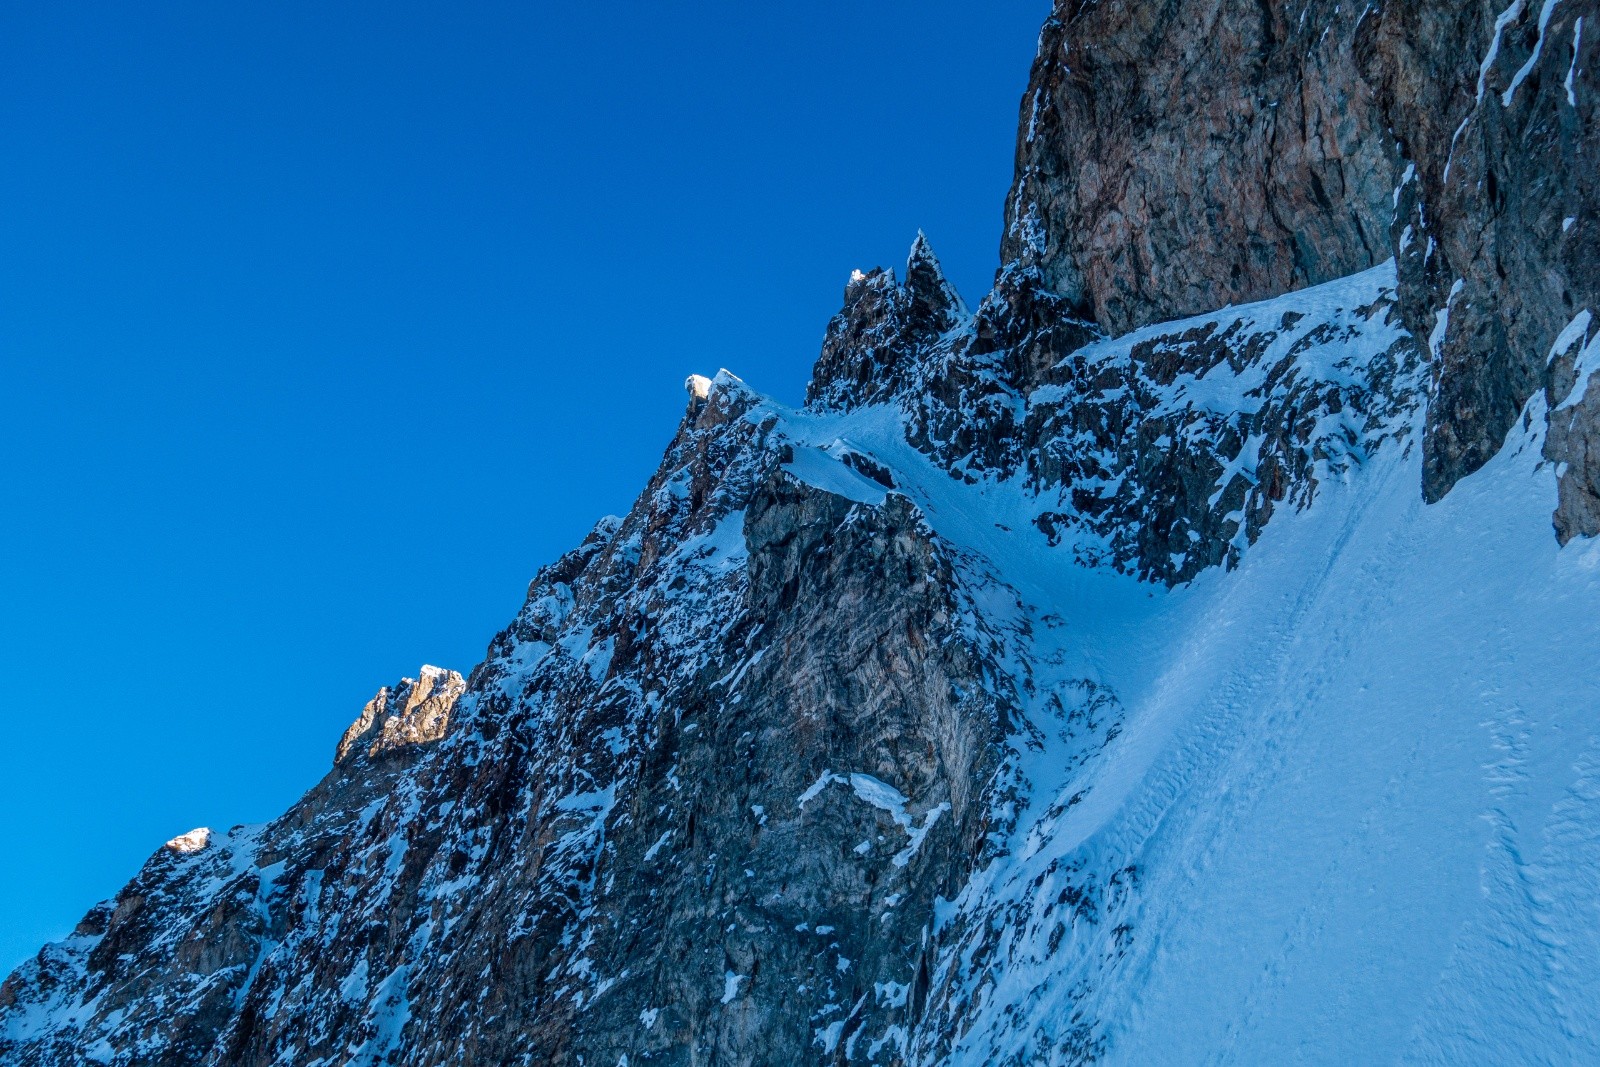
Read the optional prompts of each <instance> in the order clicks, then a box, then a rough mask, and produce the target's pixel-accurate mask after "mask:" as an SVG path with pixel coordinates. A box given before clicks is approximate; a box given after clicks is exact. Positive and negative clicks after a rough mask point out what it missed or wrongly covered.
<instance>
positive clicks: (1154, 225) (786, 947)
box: [0, 0, 1600, 1067]
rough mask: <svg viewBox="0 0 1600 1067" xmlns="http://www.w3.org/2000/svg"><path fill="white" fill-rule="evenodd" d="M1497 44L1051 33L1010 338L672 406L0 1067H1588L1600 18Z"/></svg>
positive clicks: (33, 1007)
mask: <svg viewBox="0 0 1600 1067" xmlns="http://www.w3.org/2000/svg"><path fill="white" fill-rule="evenodd" d="M1499 2H1500V0H1496V3H1495V5H1493V6H1485V5H1482V4H1477V3H1467V4H1461V3H1459V2H1443V0H1437V2H1436V0H1419V2H1415V3H1411V4H1407V5H1398V6H1395V7H1393V8H1389V7H1383V8H1380V7H1376V6H1374V5H1367V6H1366V7H1365V8H1364V9H1356V8H1353V7H1350V6H1349V5H1343V6H1336V5H1332V4H1325V3H1321V2H1319V0H1309V2H1306V3H1302V4H1295V5H1288V6H1286V7H1273V6H1272V5H1267V6H1262V5H1258V4H1244V3H1242V2H1240V0H1175V2H1174V3H1172V4H1169V5H1166V6H1165V7H1164V8H1161V9H1160V10H1159V11H1158V10H1157V9H1153V8H1150V7H1149V6H1148V5H1143V4H1138V3H1136V2H1134V0H1100V2H1098V3H1093V2H1083V0H1062V2H1061V3H1059V4H1058V5H1057V10H1056V12H1055V14H1054V16H1053V17H1052V18H1051V20H1050V22H1049V23H1048V24H1047V26H1046V27H1045V31H1044V33H1043V34H1042V36H1041V39H1040V52H1039V57H1038V59H1037V61H1036V63H1035V66H1034V71H1033V76H1032V79H1031V83H1030V86H1029V90H1028V93H1027V95H1026V96H1025V97H1024V100H1023V105H1022V116H1021V118H1022V122H1021V129H1020V131H1019V140H1018V145H1019V147H1018V172H1017V183H1016V186H1015V187H1014V189H1013V192H1012V195H1011V198H1010V201H1009V204H1008V218H1007V225H1006V235H1005V242H1004V246H1003V251H1004V257H1005V260H1004V266H1003V267H1002V269H1001V271H1000V273H999V275H998V277H997V279H996V284H995V287H994V289H993V290H992V291H991V292H990V293H989V294H987V295H986V296H985V297H984V298H983V299H982V300H981V301H980V302H978V303H977V304H976V305H975V306H972V307H969V306H968V305H967V304H966V303H965V302H964V301H963V300H962V299H961V298H960V297H959V296H958V295H957V294H956V293H955V291H954V289H953V288H952V287H951V286H950V285H949V283H948V282H947V281H946V279H945V277H944V275H943V273H942V271H941V270H940V268H939V264H938V261H937V259H936V257H935V256H934V254H933V252H932V249H931V248H930V247H929V245H928V243H927V241H926V240H925V239H923V238H922V237H920V236H919V237H918V239H917V241H916V242H915V244H914V245H913V247H912V251H911V255H910V257H909V259H908V262H907V265H906V268H905V271H904V275H903V278H902V277H901V276H898V275H896V274H895V273H893V272H888V271H872V272H867V273H861V272H857V274H855V275H854V276H852V278H851V280H850V282H849V284H848V286H847V288H846V291H845V306H844V308H843V310H841V312H840V313H839V315H838V316H836V317H835V319H834V320H833V322H832V323H830V324H829V327H828V331H827V336H826V339H825V341H824V346H823V352H822V356H821V358H820V359H819V361H818V364H817V368H816V372H815V376H814V378H813V381H812V384H811V387H810V390H809V392H808V396H807V402H806V405H805V406H804V407H803V408H799V409H794V408H789V407H786V406H785V405H783V404H780V403H778V402H776V401H774V400H771V399H769V398H767V397H764V396H762V395H761V394H760V393H759V392H757V391H756V390H754V389H752V388H751V387H749V386H747V385H745V384H744V383H743V382H742V381H740V380H739V379H738V378H737V377H735V376H734V375H732V374H730V373H728V372H726V371H724V372H722V373H720V374H718V375H717V376H716V377H715V378H710V379H708V378H703V377H698V376H696V377H692V378H690V379H689V381H688V383H687V391H688V397H687V406H686V410H685V413H684V417H683V421H682V423H681V425H680V427H679V429H678V432H677V434H676V436H675V437H674V439H673V441H672V442H671V444H670V445H669V446H668V449H667V452H666V455H665V457H664V458H663V461H662V464H661V467H660V469H659V470H658V472H657V473H656V475H655V476H654V478H653V479H652V480H651V482H650V484H649V485H648V486H647V487H646V488H645V490H644V492H643V493H642V494H641V495H640V497H639V499H638V501H637V502H636V503H635V505H634V507H633V508H632V510H631V511H630V512H629V513H628V514H627V515H626V516H623V517H620V518H607V519H604V520H602V521H601V522H600V523H599V524H598V525H597V526H596V527H595V529H594V531H593V532H592V533H591V534H590V535H589V537H588V538H587V539H586V540H585V541H584V543H583V544H582V545H581V546H579V547H578V548H577V549H575V550H574V551H573V552H571V553H569V554H568V555H566V556H564V557H563V558H562V559H560V560H558V561H557V562H555V563H554V564H551V565H550V566H548V567H546V568H544V569H543V570H542V571H540V572H539V574H538V576H537V577H536V578H535V579H534V581H533V583H532V585H531V587H530V588H529V592H528V598H527V601H526V604H525V605H524V607H523V609H522V611H521V612H520V613H519V614H518V616H517V618H516V619H514V620H513V621H512V622H511V624H510V625H509V626H508V627H507V628H506V629H505V630H504V631H503V632H502V633H501V634H499V635H498V636H497V637H496V638H495V639H494V640H493V642H492V643H491V644H490V647H489V650H488V654H487V656H486V658H485V660H484V662H483V663H481V664H479V665H478V666H477V667H476V668H475V669H473V670H472V671H471V673H470V676H468V677H467V678H462V677H461V676H460V675H458V674H455V673H454V672H451V671H445V670H441V669H438V668H433V667H425V668H423V669H422V671H421V672H420V673H419V676H418V678H416V679H405V680H402V681H401V682H400V683H399V684H397V685H396V686H394V687H392V688H386V689H384V690H380V692H379V693H378V695H377V697H375V698H374V699H373V700H372V701H371V702H370V703H369V704H368V705H367V706H366V707H365V708H364V709H363V710H362V712H361V714H360V716H359V717H358V718H357V720H356V721H355V723H354V724H353V725H352V726H351V728H350V729H349V731H347V732H346V734H345V735H344V737H343V738H342V739H341V740H340V742H339V744H338V746H337V750H336V753H335V759H334V762H333V766H332V767H331V769H330V770H329V772H328V774H327V776H326V777H325V778H324V779H323V780H322V781H321V782H320V783H318V784H317V785H316V786H314V787H313V788H312V789H311V791H310V792H308V793H307V794H306V795H305V797H304V798H303V799H302V800H301V801H300V803H299V804H297V805H296V806H295V807H294V808H293V809H291V810H290V811H289V812H287V813H286V814H285V815H283V816H282V817H281V818H279V819H278V820H276V821H274V822H272V823H270V824H267V825H263V826H251V827H235V828H234V829H232V830H229V831H226V832H223V831H216V832H212V831H209V830H197V831H194V832H192V833H189V834H186V835H184V836H182V837H179V838H175V839H174V840H173V841H171V842H169V843H168V844H167V845H166V846H164V847H163V848H161V849H159V850H157V852H156V853H155V855H154V856H153V857H152V858H151V860H150V861H149V862H148V863H147V864H146V866H145V868H144V869H143V870H142V871H141V872H140V873H139V874H138V876H137V877H136V878H135V879H134V880H133V881H132V882H130V883H129V885H128V886H127V887H126V888H125V889H124V890H123V891H122V892H121V893H119V894H118V895H117V897H115V898H114V899H112V900H110V901H107V902H106V903H105V904H102V905H101V906H99V907H97V908H96V909H94V910H93V911H91V912H90V914H89V915H88V916H86V917H85V919H84V920H83V922H82V923H81V924H80V926H79V927H78V929H77V930H76V931H75V932H74V934H73V936H72V937H71V938H69V939H68V940H66V941H64V942H61V943H59V944H55V945H50V946H47V947H46V948H45V949H44V950H43V951H41V953H40V954H39V957H38V958H37V959H36V960H34V961H33V962H31V963H29V964H26V965H25V966H23V967H22V968H20V969H19V970H18V971H17V972H16V973H15V974H13V975H12V976H11V977H10V978H9V979H7V981H6V982H5V984H4V986H3V987H0V1060H3V1061H4V1062H5V1063H7V1064H10V1063H17V1064H26V1065H41V1067H42V1065H51V1067H54V1065H68V1064H74V1065H75V1064H91V1063H94V1064H115V1065H119V1067H131V1065H136V1064H137V1065H158V1064H159V1065H190V1064H196V1065H198V1064H215V1065H221V1064H229V1065H235V1064H237V1065H268V1064H281V1065H289V1064H293V1065H303V1067H309V1065H329V1067H331V1065H334V1064H362V1065H366V1064H374V1065H375V1064H406V1065H419V1067H425V1065H435V1064H446V1063H449V1064H572V1065H578V1064H589V1065H602V1067H613V1065H617V1067H621V1065H623V1064H628V1065H632V1067H638V1065H640V1064H644V1063H663V1064H696V1065H700V1064H713V1063H716V1064H790V1063H853V1062H858V1063H878V1064H938V1063H954V1064H974V1065H976V1064H1031V1063H1044V1064H1082V1063H1089V1062H1098V1061H1105V1062H1110V1063H1127V1064H1151V1063H1160V1064H1166V1063H1172V1064H1189V1063H1202V1062H1205V1063H1210V1062H1218V1063H1244V1064H1256V1063H1279V1062H1289V1061H1309V1062H1316V1063H1330V1064H1332V1063H1338V1064H1348V1063H1376V1062H1419V1063H1441V1064H1445V1063H1448V1064H1464V1063H1483V1064H1507V1063H1583V1062H1600V542H1597V541H1596V540H1595V536H1596V534H1600V444H1596V442H1600V391H1597V393H1596V396H1591V395H1590V393H1589V391H1588V385H1589V380H1590V377H1591V375H1592V374H1593V373H1594V372H1595V371H1596V370H1600V340H1597V339H1596V325H1595V323H1594V320H1593V315H1594V313H1595V310H1596V309H1597V308H1600V294H1597V293H1596V288H1597V284H1600V259H1597V242H1596V239H1595V234H1596V230H1595V226H1596V216H1595V213H1594V209H1595V206H1596V179H1595V175H1596V174H1597V173H1600V168H1597V167H1595V166H1594V162H1595V161H1594V154H1595V146H1596V135H1595V132H1594V131H1595V127H1594V125H1593V119H1594V99H1595V89H1596V84H1595V76H1594V75H1593V73H1591V71H1590V68H1589V66H1588V65H1587V64H1588V62H1589V61H1590V59H1591V56H1592V50H1593V49H1594V47H1595V45H1596V35H1597V34H1600V11H1597V10H1595V9H1596V7H1597V4H1596V2H1595V0H1546V2H1545V3H1544V4H1543V6H1542V7H1541V8H1539V9H1537V10H1535V9H1534V6H1533V5H1530V4H1527V3H1525V2H1524V0H1515V2H1513V3H1511V4H1510V5H1509V6H1508V7H1505V8H1504V9H1501V8H1500V7H1499Z"/></svg>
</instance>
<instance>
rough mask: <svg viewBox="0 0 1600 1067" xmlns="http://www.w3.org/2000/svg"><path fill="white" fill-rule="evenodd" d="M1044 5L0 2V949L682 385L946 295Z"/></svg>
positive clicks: (346, 690) (573, 502) (806, 359)
mask: <svg viewBox="0 0 1600 1067" xmlns="http://www.w3.org/2000/svg"><path fill="white" fill-rule="evenodd" d="M1048 9H1049V3H1048V0H1026V2H1023V0H988V2H986V3H983V4H974V3H970V2H968V3H955V2H946V0H880V2H877V3H872V4H861V3H844V2H834V0H813V2H812V3H808V4H796V5H771V4H750V3H746V2H738V3H735V2H725V3H706V4H695V5H663V4H645V3H614V4H604V5H600V4H549V3H542V2H537V3H522V4H509V3H508V4H499V3H474V4H467V5H462V4H444V3H438V4H413V3H405V2H400V3H385V4H377V3H345V4H336V5H328V4H320V3H319V4H313V3H300V2H292V0H291V2H285V3H275V4H262V3H244V4H220V5H219V4H214V3H199V2H195V3H163V2H154V3H149V4H125V3H118V4H112V3H95V2H85V3H77V4H71V5H63V4H55V5H52V4H31V5H9V6H8V7H7V9H6V11H5V13H4V14H3V15H0V116H3V117H0V137H3V141H0V144H3V150H0V247H3V248H4V250H5V254H4V255H3V256H0V369H3V372H4V381H5V383H6V386H7V389H6V398H7V400H8V401H9V404H8V411H7V415H6V418H5V419H4V420H0V473H3V475H4V484H5V490H6V494H5V495H6V507H5V511H4V518H3V521H0V656H3V659H0V663H3V664H4V666H5V668H6V670H5V688H6V695H7V720H8V721H7V722H6V725H5V729H4V734H5V739H6V740H5V743H4V745H3V746H0V857H3V859H0V863H3V864H4V867H3V869H0V970H9V968H10V967H11V966H12V965H13V964H15V963H17V962H19V961H20V960H22V959H23V958H25V957H26V956H28V955H30V954H31V953H32V952H33V951H34V949H36V948H37V946H38V945H39V944H40V943H41V942H43V941H45V940H47V939H50V938H54V937H59V936H61V935H63V934H65V933H66V932H67V930H69V929H70V928H71V926H72V925H73V923H74V922H76V920H77V918H78V917H79V916H80V915H81V914H82V912H83V911H84V910H85V909H86V908H87V907H88V906H89V905H91V904H92V903H94V902H95V901H96V900H99V899H102V898H104V897H106V896H109V895H110V894H112V893H114V892H115V891H116V890H117V889H118V888H119V887H120V886H121V885H122V884H123V882H125V881H126V880H127V879H128V878H129V877H131V876H132V875H133V874H134V873H135V871H136V870H137V868H138V866H139V865H140V863H142V862H143V860H144V859H145V858H146V857H147V856H148V855H149V854H150V852H151V851H152V850H153V849H155V848H156V847H158V846H159V845H160V843H161V842H162V841H164V840H166V839H167V838H168V837H171V836H173V835H174V834H177V833H180V832H182V831H185V830H188V829H190V828H192V827H195V826H201V825H210V826H214V827H225V826H229V825H232V824H234V823H238V822H255V821H262V820H266V819H269V818H271V817H273V816H275V815H277V814H278V813H280V812H281V811H282V810H283V809H285V808H286V807H287V806H288V805H289V804H291V803H292V802H293V801H294V800H295V799H296V798H297V797H298V796H299V795H300V794H301V793H302V792H303V791H304V790H305V789H306V788H308V787H309V786H310V785H312V784H313V783H314V782H315V781H316V779H317V778H319V777H320V776H321V775H322V774H323V773H324V771H325V770H326V769H327V767H328V764H329V762H330V760H331V758H332V753H333V748H334V744H335V743H336V741H337V739H338V736H339V734H340V732H341V731H342V730H343V728H344V726H345V725H346V724H347V723H348V722H349V721H350V720H351V719H352V718H354V717H355V715H356V714H357V712H358V711H359V710H360V707H361V705H362V703H364V702H365V701H366V700H367V699H368V698H369V697H370V696H371V694H372V693H373V692H374V691H375V690H376V689H377V688H378V687H379V686H380V685H383V684H387V683H390V682H393V681H394V680H395V679H397V678H398V677H400V676H401V675H402V674H408V673H414V672H415V670H416V668H417V666H419V665H420V664H422V663H424V662H429V663H437V664H440V665H443V666H449V667H454V668H456V669H458V670H461V671H463V672H465V671H467V670H468V669H470V668H471V667H472V665H473V664H474V663H476V662H477V660H478V659H479V658H480V657H481V655H482V652H483V649H484V647H485V646H486V645H487V643H488V641H489V639H490V637H491V636H493V634H494V633H495V631H496V630H497V629H498V628H499V627H500V626H501V625H503V624H504V623H505V622H506V621H507V620H509V619H510V617H511V616H512V615H513V614H514V613H515V611H516V609H517V607H518V606H519V604H520V599H521V596H522V593H523V592H524V590H525V588H526V583H527V581H528V579H529V578H530V577H531V576H532V574H533V572H534V571H535V570H536V569H537V568H538V566H540V565H541V564H543V563H545V562H548V561H549V560H551V559H553V558H554V557H555V556H557V555H558V554H559V553H560V552H562V551H563V550H564V549H566V548H568V547H570V546H571V545H573V544H574V543H576V542H577V540H578V539H580V538H581V537H582V535H583V534H584V533H585V532H586V531H587V530H588V528H589V527H590V526H591V525H592V523H593V522H594V520H595V519H596V518H597V517H599V516H601V515H603V514H606V513H609V512H621V511H623V510H625V509H626V508H627V507H628V505H629V503H630V502H631V500H632V498H633V496H634V494H635V493H637V492H638V490H639V489H640V488H641V487H642V485H643V483H644V481H645V479H646V478H647V477H648V476H649V474H650V473H651V471H653V470H654V468H655V465H656V462H657V460H658V459H659V457H660V453H661V449H662V447H663V446H664V444H665V443H666V441H667V438H668V437H669V435H670V433H671V431H672V429H673V427H674V426H675V424H676V422H677V419H678V416H679V414H680V413H681V409H682V405H683V393H682V382H683V378H684V376H685V375H686V374H688V373H691V372H699V373H706V374H710V373H714V372H715V371H716V370H717V369H718V368H719V367H727V368H729V369H730V370H732V371H734V372H735V373H737V374H739V375H740V376H741V377H743V378H744V379H745V380H746V381H747V382H749V383H750V384H751V385H752V386H754V387H755V388H757V389H760V390H762V391H764V392H768V393H771V394H773V395H776V396H778V397H779V398H781V399H785V400H790V401H798V400H799V398H800V397H801V395H802V393H803V390H804V385H805V380H806V377H807V375H808V372H809V370H810V367H811V364H812V362H813V360H814V359H815V358H816V354H817V348H818V345H819V342H820V340H821V336H822V331H823V328H824V326H825V324H826V322H827V320H828V317H829V316H830V315H832V314H833V312H834V311H835V310H837V308H838V305H839V301H840V296H841V293H842V290H843V286H844V282H845V279H846V277H847V276H848V274H849V272H850V270H851V269H852V268H855V267H863V268H864V267H870V266H875V265H895V266H898V265H900V264H901V263H903V260H904V256H905V251H906V249H907V248H908V247H909V245H910V242H911V239H912V237H913V236H914V235H915V233H916V230H917V229H918V228H919V227H921V228H923V229H925V230H926V231H927V233H928V235H929V238H930V239H931V240H932V242H933V245H934V248H935V249H936V250H937V251H938V252H939V254H940V255H941V257H942V258H943V260H944V262H945V265H946V268H947V269H948V271H949V273H950V275H951V276H952V278H953V279H954V280H955V282H956V284H957V286H958V287H959V288H960V289H961V290H962V291H963V293H964V295H966V296H967V298H968V300H969V301H973V302H975V301H976V299H977V298H978V297H979V296H981V295H982V292H983V290H984V289H985V288H986V287H987V285H988V283H989V281H990V280H991V278H992V274H993V271H994V269H995V266H996V257H997V248H998V245H999V238H1000V223H1001V209H1002V204H1003V200H1004V195H1005V190H1006V187H1007V185H1008V184H1009V181H1010V177H1011V161H1012V154H1013V149H1014V141H1015V134H1016V121H1017V113H1018V106H1019V101H1020V99H1021V96H1022V92H1023V89H1024V86H1025V85H1026V81H1027V74H1028V64H1029V61H1030V59H1031V57H1032V54H1033V47H1034V43H1035V40H1036V36H1037V32H1038V28H1039V26H1040V25H1041V24H1042V22H1043V20H1044V17H1045V15H1046V14H1047V13H1048Z"/></svg>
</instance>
